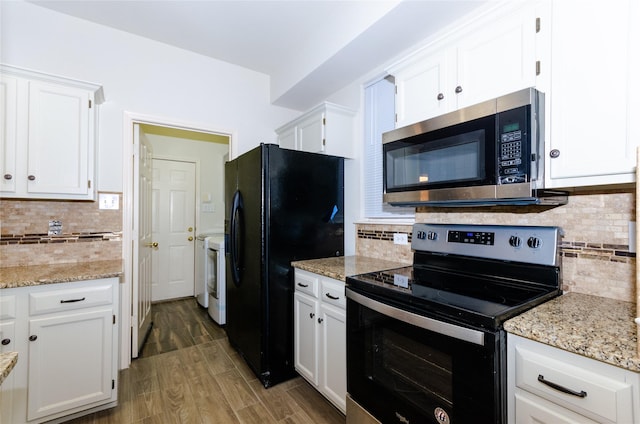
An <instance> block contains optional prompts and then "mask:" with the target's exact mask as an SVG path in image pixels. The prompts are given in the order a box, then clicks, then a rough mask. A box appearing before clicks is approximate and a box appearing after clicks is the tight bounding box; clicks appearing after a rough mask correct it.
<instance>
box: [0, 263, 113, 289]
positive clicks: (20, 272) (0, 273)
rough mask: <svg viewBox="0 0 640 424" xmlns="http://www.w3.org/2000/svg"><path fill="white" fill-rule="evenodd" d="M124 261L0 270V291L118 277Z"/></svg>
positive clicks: (18, 267) (17, 267)
mask: <svg viewBox="0 0 640 424" xmlns="http://www.w3.org/2000/svg"><path fill="white" fill-rule="evenodd" d="M121 274H122V261H119V260H118V261H94V262H82V263H72V264H56V265H35V266H16V267H8V268H0V289H9V288H14V287H27V286H38V285H41V284H55V283H68V282H71V281H82V280H96V279H99V278H110V277H118V276H120V275H121Z"/></svg>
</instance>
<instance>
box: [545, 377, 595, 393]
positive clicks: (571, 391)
mask: <svg viewBox="0 0 640 424" xmlns="http://www.w3.org/2000/svg"><path fill="white" fill-rule="evenodd" d="M538 381H539V382H541V383H542V384H546V385H547V386H549V387H551V388H552V389H556V390H558V391H560V392H562V393H566V394H568V395H572V396H577V397H579V398H586V397H587V392H585V391H584V390H581V391H579V392H576V391H575V390H571V389H567V388H566V387H564V386H561V385H559V384H556V383H553V382H551V381H549V380H545V379H544V375H542V374H538Z"/></svg>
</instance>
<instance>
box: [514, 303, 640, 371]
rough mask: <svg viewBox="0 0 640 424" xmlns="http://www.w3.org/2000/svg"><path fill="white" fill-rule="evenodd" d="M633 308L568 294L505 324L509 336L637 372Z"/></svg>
mask: <svg viewBox="0 0 640 424" xmlns="http://www.w3.org/2000/svg"><path fill="white" fill-rule="evenodd" d="M635 316H636V305H635V303H633V302H622V301H619V300H613V299H608V298H604V297H598V296H591V295H587V294H580V293H567V294H564V295H562V296H560V297H557V298H555V299H553V300H551V301H549V302H546V303H543V304H542V305H540V306H538V307H536V308H533V309H531V310H529V311H527V312H525V313H523V314H522V315H518V316H517V317H515V318H512V319H510V320H508V321H507V322H505V324H504V329H505V330H506V331H508V332H509V333H512V334H516V335H518V336H522V337H525V338H527V339H531V340H534V341H537V342H540V343H544V344H547V345H550V346H553V347H557V348H560V349H563V350H566V351H568V352H572V353H577V354H579V355H582V356H586V357H588V358H591V359H597V360H598V361H602V362H605V363H607V364H611V365H615V366H618V367H621V368H625V369H628V370H630V371H635V372H640V357H638V351H637V329H636V324H635V322H634V318H635Z"/></svg>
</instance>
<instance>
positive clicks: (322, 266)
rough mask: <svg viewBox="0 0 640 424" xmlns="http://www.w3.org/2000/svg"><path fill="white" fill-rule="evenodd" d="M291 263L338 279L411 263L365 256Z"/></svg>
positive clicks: (344, 279)
mask: <svg viewBox="0 0 640 424" xmlns="http://www.w3.org/2000/svg"><path fill="white" fill-rule="evenodd" d="M291 265H292V266H293V267H294V268H299V269H302V270H304V271H309V272H313V273H314V274H319V275H322V276H325V277H329V278H333V279H336V280H340V281H346V279H347V277H348V276H351V275H358V274H364V273H367V272H373V271H382V270H385V269H393V268H401V267H405V266H409V265H411V264H410V263H409V264H407V263H402V262H394V261H387V260H384V259H377V258H369V257H367V256H337V257H332V258H321V259H309V260H304V261H294V262H292V263H291Z"/></svg>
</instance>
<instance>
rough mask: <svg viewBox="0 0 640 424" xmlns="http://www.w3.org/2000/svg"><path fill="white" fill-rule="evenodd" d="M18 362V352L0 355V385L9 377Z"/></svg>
mask: <svg viewBox="0 0 640 424" xmlns="http://www.w3.org/2000/svg"><path fill="white" fill-rule="evenodd" d="M17 362H18V352H5V353H0V384H2V382H3V381H4V379H5V378H7V376H8V375H9V373H10V372H11V370H12V369H13V367H15V366H16V363H17Z"/></svg>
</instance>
